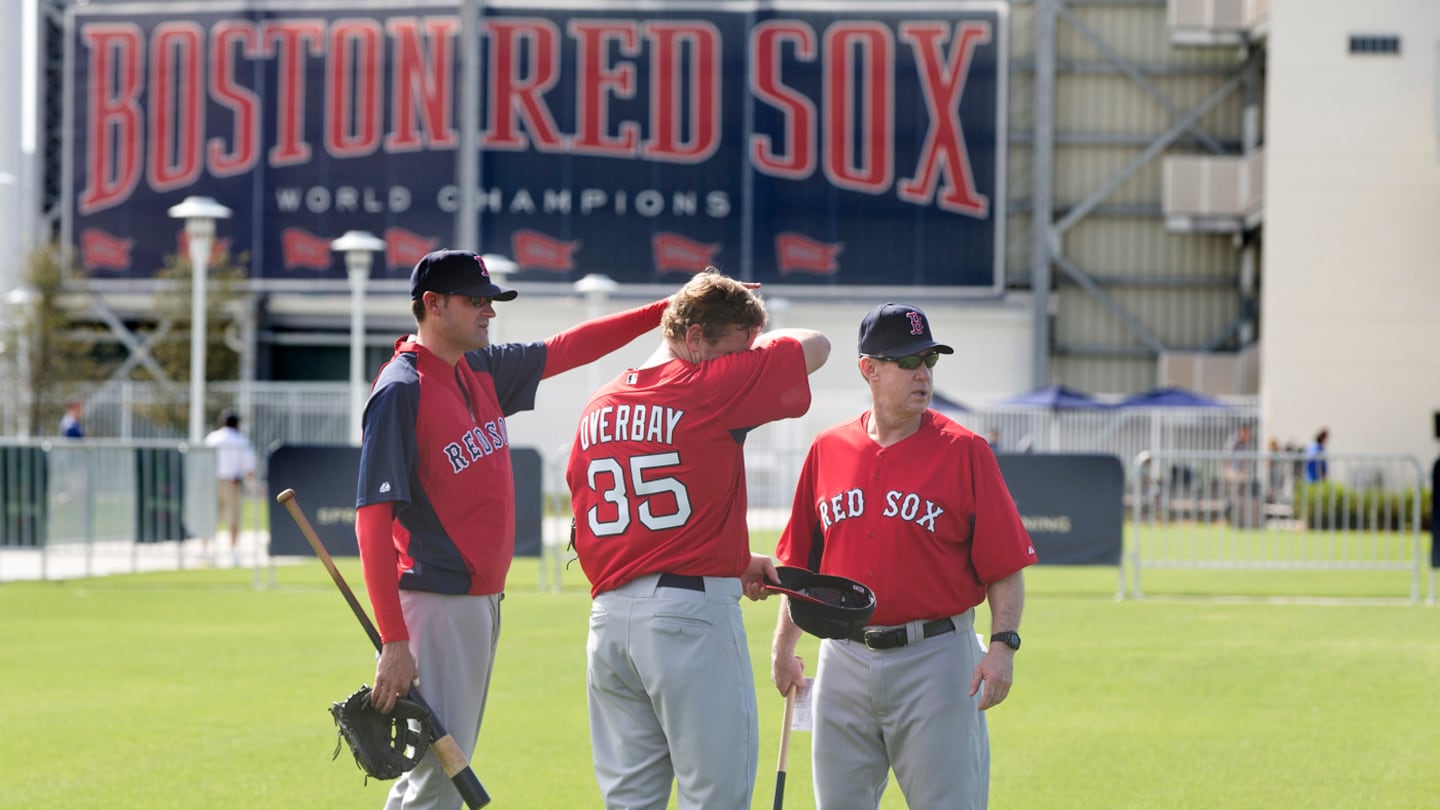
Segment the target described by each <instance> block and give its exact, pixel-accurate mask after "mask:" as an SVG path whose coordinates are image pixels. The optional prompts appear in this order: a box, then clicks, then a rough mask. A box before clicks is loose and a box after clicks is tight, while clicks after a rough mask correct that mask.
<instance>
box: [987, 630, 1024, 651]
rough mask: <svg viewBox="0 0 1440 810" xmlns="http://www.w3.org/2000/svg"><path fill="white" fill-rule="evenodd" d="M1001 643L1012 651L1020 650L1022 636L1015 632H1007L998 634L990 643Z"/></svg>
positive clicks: (992, 637)
mask: <svg viewBox="0 0 1440 810" xmlns="http://www.w3.org/2000/svg"><path fill="white" fill-rule="evenodd" d="M997 641H998V642H1000V643H1001V644H1004V645H1005V646H1006V647H1009V648H1010V649H1012V650H1018V649H1020V634H1019V633H1017V632H1015V631H1014V630H1006V631H1005V632H1003V633H996V634H995V635H993V636H991V637H990V643H991V644H994V643H995V642H997Z"/></svg>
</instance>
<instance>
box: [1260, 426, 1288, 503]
mask: <svg viewBox="0 0 1440 810" xmlns="http://www.w3.org/2000/svg"><path fill="white" fill-rule="evenodd" d="M1265 452H1266V454H1267V455H1269V456H1270V458H1269V459H1268V460H1267V462H1266V465H1267V468H1268V470H1269V475H1268V479H1269V480H1268V481H1267V482H1266V487H1267V489H1266V492H1265V500H1267V501H1269V502H1270V503H1289V502H1290V484H1291V481H1292V480H1293V477H1292V476H1291V474H1290V472H1291V471H1290V462H1289V461H1286V460H1280V459H1277V458H1275V456H1279V455H1282V454H1284V453H1287V452H1293V451H1291V450H1287V449H1285V448H1282V447H1281V446H1280V440H1279V439H1277V438H1275V437H1274V436H1271V437H1270V439H1269V440H1268V441H1266V443H1265Z"/></svg>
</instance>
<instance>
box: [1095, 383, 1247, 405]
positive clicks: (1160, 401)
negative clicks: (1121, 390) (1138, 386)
mask: <svg viewBox="0 0 1440 810" xmlns="http://www.w3.org/2000/svg"><path fill="white" fill-rule="evenodd" d="M1115 407H1117V408H1228V407H1230V406H1229V405H1226V404H1225V403H1223V402H1221V401H1220V400H1218V399H1212V398H1210V397H1207V396H1205V395H1204V394H1197V393H1195V392H1194V391H1189V390H1186V389H1184V388H1173V387H1170V388H1156V389H1154V390H1153V391H1146V392H1144V393H1143V394H1135V395H1134V396H1130V397H1126V398H1125V399H1124V400H1122V401H1121V402H1120V404H1118V405H1116V406H1115Z"/></svg>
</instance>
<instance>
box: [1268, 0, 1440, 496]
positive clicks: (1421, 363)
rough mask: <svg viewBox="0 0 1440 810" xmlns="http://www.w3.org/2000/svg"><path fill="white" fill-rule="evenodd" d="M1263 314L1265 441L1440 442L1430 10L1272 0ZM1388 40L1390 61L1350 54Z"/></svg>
mask: <svg viewBox="0 0 1440 810" xmlns="http://www.w3.org/2000/svg"><path fill="white" fill-rule="evenodd" d="M1270 14H1271V18H1270V21H1271V25H1270V34H1269V42H1268V51H1269V60H1268V67H1267V73H1268V75H1267V85H1268V87H1267V94H1266V95H1267V109H1266V132H1267V137H1266V144H1265V150H1266V176H1265V188H1266V196H1265V223H1264V237H1263V239H1264V255H1263V271H1262V272H1263V293H1262V303H1261V308H1262V317H1261V329H1262V335H1261V346H1262V348H1261V396H1262V401H1263V409H1264V410H1263V425H1262V428H1261V429H1262V430H1263V432H1264V436H1265V437H1269V436H1275V437H1277V438H1279V439H1280V440H1281V441H1282V442H1284V441H1286V440H1295V441H1298V442H1301V443H1308V441H1309V440H1310V439H1311V438H1312V437H1313V434H1314V432H1315V431H1316V429H1317V428H1319V427H1321V426H1327V427H1329V428H1330V442H1329V444H1328V447H1329V448H1330V450H1331V451H1333V452H1336V453H1347V452H1385V453H1408V454H1414V455H1416V456H1417V457H1419V458H1420V459H1421V461H1422V464H1424V465H1425V468H1426V472H1427V474H1428V471H1429V466H1430V464H1431V463H1432V460H1433V459H1434V457H1435V455H1436V451H1437V449H1440V443H1437V442H1436V440H1435V435H1434V430H1433V421H1432V419H1433V417H1432V414H1433V412H1434V411H1436V410H1437V409H1440V148H1437V147H1440V137H1437V136H1440V129H1437V128H1440V110H1437V104H1440V87H1437V83H1440V65H1437V59H1440V3H1436V2H1432V0H1368V1H1367V2H1365V3H1352V2H1342V0H1318V1H1317V0H1272V2H1271V5H1270ZM1352 35H1372V36H1373V35H1394V36H1398V37H1399V38H1400V52H1399V54H1398V55H1363V54H1351V53H1350V52H1349V41H1350V37H1351V36H1352Z"/></svg>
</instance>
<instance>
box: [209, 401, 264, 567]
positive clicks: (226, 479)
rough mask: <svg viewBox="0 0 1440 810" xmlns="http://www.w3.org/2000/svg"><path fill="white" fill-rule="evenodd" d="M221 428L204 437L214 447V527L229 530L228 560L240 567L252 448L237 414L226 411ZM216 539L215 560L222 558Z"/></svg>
mask: <svg viewBox="0 0 1440 810" xmlns="http://www.w3.org/2000/svg"><path fill="white" fill-rule="evenodd" d="M221 421H222V424H221V426H220V427H218V428H216V429H215V430H213V431H211V432H210V434H209V435H208V436H206V437H205V446H207V447H213V448H215V475H216V477H217V478H218V481H217V486H216V488H215V491H216V494H217V497H218V501H219V514H218V515H217V518H216V525H217V526H226V527H228V528H229V529H230V560H231V562H232V563H233V564H234V565H235V566H236V567H237V568H238V567H239V566H240V504H241V503H242V502H243V501H244V497H245V487H246V485H247V484H250V483H253V482H254V480H255V448H254V447H253V446H252V445H251V444H250V439H249V438H248V437H246V436H245V434H244V433H241V432H240V415H239V414H237V413H235V412H234V411H226V412H225V415H224V416H223V417H222V420H221ZM221 554H222V551H221V547H220V545H219V538H216V548H215V560H216V561H217V562H218V561H219V560H220V558H221Z"/></svg>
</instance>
